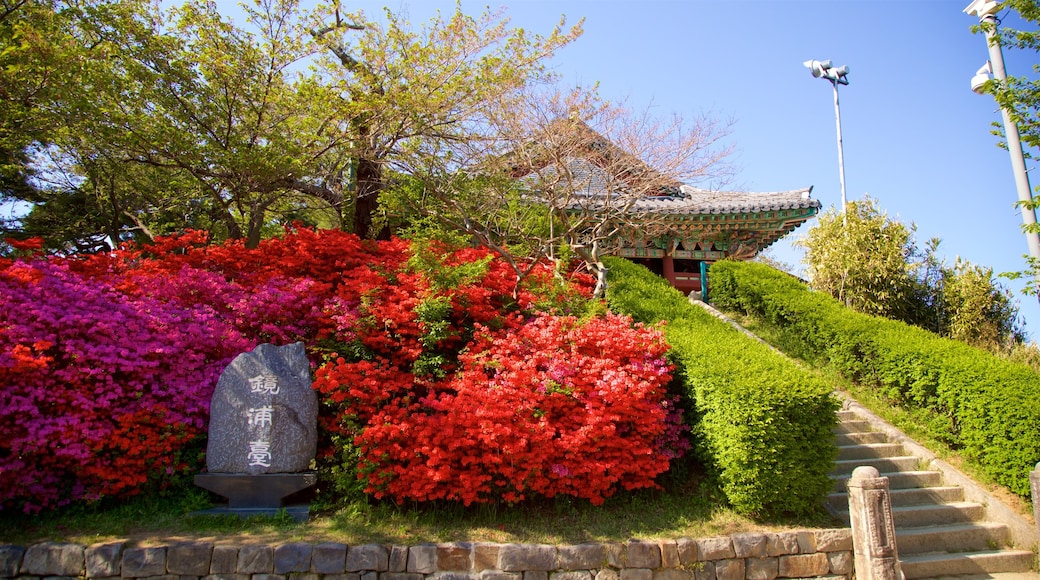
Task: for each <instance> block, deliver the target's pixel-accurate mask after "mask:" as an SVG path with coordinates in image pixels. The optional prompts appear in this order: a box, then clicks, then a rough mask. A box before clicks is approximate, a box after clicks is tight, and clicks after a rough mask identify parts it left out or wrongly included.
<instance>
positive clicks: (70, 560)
mask: <svg viewBox="0 0 1040 580" xmlns="http://www.w3.org/2000/svg"><path fill="white" fill-rule="evenodd" d="M85 551H86V548H84V547H83V546H80V545H79V544H59V543H53V542H45V543H42V544H33V545H32V546H29V549H27V550H26V551H25V555H24V556H22V568H21V573H22V574H27V575H31V576H82V575H83V573H84V570H85V565H84V558H83V554H84V552H85Z"/></svg>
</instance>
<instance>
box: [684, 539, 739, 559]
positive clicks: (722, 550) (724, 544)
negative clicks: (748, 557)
mask: <svg viewBox="0 0 1040 580" xmlns="http://www.w3.org/2000/svg"><path fill="white" fill-rule="evenodd" d="M694 543H696V544H697V561H698V562H703V561H705V560H727V559H730V558H735V557H736V556H737V554H736V552H734V551H733V540H731V539H730V538H729V537H722V538H698V539H696V540H694Z"/></svg>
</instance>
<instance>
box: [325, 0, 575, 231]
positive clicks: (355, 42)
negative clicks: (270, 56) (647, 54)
mask: <svg viewBox="0 0 1040 580" xmlns="http://www.w3.org/2000/svg"><path fill="white" fill-rule="evenodd" d="M331 16H334V17H335V21H334V22H335V23H334V24H329V25H326V26H323V27H321V28H317V29H313V30H312V34H313V36H314V37H315V38H316V39H317V40H318V42H320V43H321V44H322V45H323V46H325V47H327V49H328V51H329V52H330V53H331V55H330V56H328V57H326V58H325V59H323V60H322V61H321V67H322V69H323V70H324V71H325V72H326V73H327V74H328V75H329V77H330V82H331V84H332V85H333V86H336V87H337V88H339V89H340V93H341V94H343V95H346V97H345V98H344V99H343V100H342V102H340V103H337V110H340V111H341V114H340V119H341V121H343V122H344V125H342V127H343V129H344V130H345V131H347V132H348V133H349V135H350V138H349V140H350V143H351V152H352V155H353V156H354V157H355V158H356V160H357V167H356V170H357V190H356V194H355V200H356V201H355V204H356V208H355V217H354V232H355V233H357V234H358V235H359V236H362V237H366V236H368V235H369V230H370V229H371V228H372V227H373V224H374V221H375V216H376V213H377V207H378V199H379V195H380V193H381V192H382V190H383V189H384V188H385V185H386V180H385V179H384V175H385V174H386V173H385V170H392V171H396V172H398V173H405V174H412V173H415V172H421V171H423V170H424V169H425V165H424V163H425V162H427V161H428V160H429V159H430V158H431V152H433V151H447V150H451V149H453V148H454V147H455V146H456V145H462V146H466V145H472V144H474V142H479V141H481V140H482V139H483V138H484V136H485V135H486V129H487V127H488V124H489V123H491V122H493V120H494V119H495V118H496V117H500V116H501V115H502V112H503V111H508V110H509V109H510V107H511V106H512V105H513V104H515V103H516V96H517V94H518V93H520V92H522V91H523V90H524V89H525V88H527V87H529V86H531V85H536V84H539V83H542V82H545V81H548V80H549V79H550V78H551V77H552V75H551V74H550V73H549V72H548V71H547V70H546V68H545V63H546V61H547V60H548V59H550V58H551V57H552V56H553V55H554V54H555V52H556V51H557V50H559V49H560V48H562V47H564V46H566V45H567V44H569V43H571V42H573V41H574V40H575V39H577V38H578V37H579V36H580V35H581V33H582V29H581V24H580V23H579V24H578V25H576V26H574V27H571V28H570V29H567V28H566V21H565V20H564V19H561V20H560V22H559V23H558V24H557V25H556V26H555V27H554V28H553V29H552V31H551V32H550V33H549V35H548V36H544V37H543V36H538V35H533V36H532V35H529V34H528V33H527V32H525V31H524V30H523V29H520V28H510V27H509V19H508V18H506V17H505V15H504V13H502V12H500V11H499V12H492V11H489V10H485V11H484V12H483V13H482V14H480V15H479V16H478V17H476V18H474V17H470V16H467V15H465V14H463V13H462V11H461V6H456V9H455V12H454V13H453V14H452V15H451V16H450V17H449V18H447V19H444V18H442V17H441V16H440V15H438V16H436V17H435V18H433V19H432V20H431V21H430V22H429V23H428V24H427V25H426V26H424V27H423V28H422V29H421V30H419V31H414V30H412V29H411V27H410V25H409V24H408V22H407V21H405V20H404V19H402V18H401V17H400V16H398V15H396V14H394V13H392V12H390V11H389V10H387V11H386V13H385V20H386V23H385V25H378V24H376V23H374V22H371V21H368V20H366V19H365V18H364V14H362V13H360V12H359V13H354V14H349V15H347V18H346V19H344V18H341V17H340V15H339V9H338V6H337V7H334V8H333V9H332V12H331V14H330V17H331ZM384 228H385V225H384V226H380V227H379V228H378V229H380V230H382V232H381V233H382V234H383V235H385V233H386V232H385V230H384Z"/></svg>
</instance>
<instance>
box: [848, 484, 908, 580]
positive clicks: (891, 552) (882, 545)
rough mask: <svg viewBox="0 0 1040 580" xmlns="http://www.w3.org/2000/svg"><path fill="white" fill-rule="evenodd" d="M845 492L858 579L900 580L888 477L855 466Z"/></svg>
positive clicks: (901, 574)
mask: <svg viewBox="0 0 1040 580" xmlns="http://www.w3.org/2000/svg"><path fill="white" fill-rule="evenodd" d="M848 490H849V517H850V519H851V520H852V545H853V551H854V552H855V555H856V578H857V580H901V579H902V577H903V573H902V570H901V569H900V567H899V552H898V550H896V528H895V522H894V521H893V519H892V500H891V498H890V497H889V494H888V478H887V477H881V474H880V473H878V470H877V469H876V468H874V467H868V466H863V467H857V468H856V469H855V470H854V471H853V472H852V478H851V479H849V482H848Z"/></svg>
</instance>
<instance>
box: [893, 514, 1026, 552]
mask: <svg viewBox="0 0 1040 580" xmlns="http://www.w3.org/2000/svg"><path fill="white" fill-rule="evenodd" d="M1010 542H1011V530H1010V529H1009V528H1008V527H1007V526H1006V525H1004V524H997V523H993V522H976V523H974V524H958V525H952V526H931V527H927V528H914V529H904V530H898V529H897V530H896V547H897V549H898V550H899V554H900V555H904V554H905V555H911V554H925V553H938V552H944V551H945V552H978V551H986V550H995V549H997V548H1000V547H1004V546H1007V545H1008V544H1009V543H1010Z"/></svg>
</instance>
